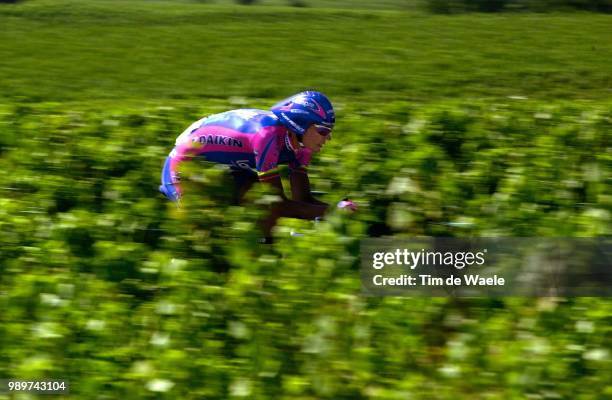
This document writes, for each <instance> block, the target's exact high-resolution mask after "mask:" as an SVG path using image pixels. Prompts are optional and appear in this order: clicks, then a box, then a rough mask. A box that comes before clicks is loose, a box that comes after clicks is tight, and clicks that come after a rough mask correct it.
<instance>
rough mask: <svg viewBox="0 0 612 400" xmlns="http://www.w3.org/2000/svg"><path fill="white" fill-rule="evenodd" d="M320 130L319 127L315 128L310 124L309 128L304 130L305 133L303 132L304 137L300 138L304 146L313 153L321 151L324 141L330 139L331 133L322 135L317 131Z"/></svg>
mask: <svg viewBox="0 0 612 400" xmlns="http://www.w3.org/2000/svg"><path fill="white" fill-rule="evenodd" d="M320 130H321V129H320V128H317V127H316V126H315V125H311V126H310V128H308V130H306V133H304V139H302V143H303V144H304V147H307V148H309V149H310V150H312V151H314V152H315V153H316V152H319V151H321V148H322V147H323V145H324V144H325V142H327V141H328V140H330V139H331V133H329V134H326V135H322V134H321V133H319V131H320Z"/></svg>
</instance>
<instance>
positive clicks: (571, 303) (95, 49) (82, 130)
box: [0, 0, 612, 400]
mask: <svg viewBox="0 0 612 400" xmlns="http://www.w3.org/2000/svg"><path fill="white" fill-rule="evenodd" d="M611 11H612V2H611V1H610V0H593V1H588V0H490V1H484V0H483V1H476V0H473V1H469V0H424V1H416V0H415V1H412V0H384V1H383V0H380V1H377V2H368V1H363V0H351V1H348V0H347V1H344V0H337V1H332V0H288V1H282V0H266V1H264V0H261V1H246V0H242V1H229V0H227V1H221V0H218V1H212V0H211V1H169V0H155V1H153V0H150V1H145V0H81V1H75V0H29V1H28V0H26V1H22V2H20V1H17V2H15V1H6V0H0V167H1V168H2V170H3V171H4V174H3V178H2V182H1V183H0V379H2V378H20V379H34V378H55V379H67V380H69V381H70V386H71V388H70V394H69V395H66V396H64V398H74V399H118V398H121V399H140V398H143V399H149V398H150V399H166V398H167V399H174V398H180V399H226V398H248V399H292V400H296V399H301V400H306V399H308V400H310V399H334V400H336V399H471V400H472V399H504V400H506V399H580V400H588V399H593V400H599V399H606V398H612V384H611V383H610V376H612V365H611V364H612V361H611V358H610V351H611V340H610V338H611V337H612V334H611V324H610V323H611V322H612V302H611V301H610V300H609V299H607V298H516V297H515V298H480V299H453V298H391V297H390V298H374V297H364V296H362V294H361V283H360V280H359V265H360V260H359V245H360V241H361V240H363V239H364V238H367V237H380V236H387V237H389V236H391V237H395V238H405V237H414V236H455V237H475V236H482V237H504V236H508V237H512V236H518V237H529V236H549V237H555V236H562V237H596V236H609V235H610V230H611V228H610V227H611V226H612V224H611V223H610V212H611V205H612V192H611V187H612V185H610V183H611V182H610V168H611V167H612V150H611V140H610V139H611V135H612V77H611V74H610V60H611V59H612V40H610V39H611V37H612V16H611V15H610V14H607V13H610V12H611ZM309 88H314V89H317V90H320V91H322V92H324V93H325V94H327V95H328V96H329V97H330V98H331V100H332V101H333V103H334V105H335V107H336V111H337V127H336V130H335V132H334V136H333V140H332V141H331V142H330V143H329V144H328V145H327V146H326V148H325V149H324V151H323V152H322V153H320V154H319V155H317V156H316V157H315V159H314V161H313V163H312V166H311V168H310V177H311V182H312V184H313V186H314V189H315V190H318V191H321V192H324V193H325V194H324V195H323V196H322V200H324V201H328V202H330V203H332V204H335V202H337V201H338V200H340V199H341V198H343V197H344V196H348V197H350V198H352V199H354V200H355V201H356V202H357V203H358V204H359V205H360V210H359V212H358V213H355V214H354V215H347V214H345V213H339V212H332V213H331V215H330V217H329V218H328V219H327V220H326V221H323V222H321V223H319V224H316V225H315V224H312V223H311V222H308V221H294V220H281V222H280V224H279V226H278V229H277V231H276V238H277V241H276V243H275V244H274V245H273V246H259V245H257V244H256V238H257V236H258V232H257V230H256V228H255V224H256V221H257V219H258V218H259V216H260V215H261V212H262V204H261V203H265V200H266V199H267V197H266V192H265V188H258V189H257V190H255V191H254V192H253V194H252V206H249V207H246V208H240V207H229V206H226V203H224V201H223V197H224V194H225V193H226V190H225V187H224V186H223V179H222V176H221V175H222V173H221V172H220V171H219V170H217V169H214V168H202V171H201V172H199V173H200V176H199V180H198V181H197V182H196V183H195V185H196V186H197V185H199V187H201V190H199V191H198V195H197V196H193V197H192V198H190V199H188V200H187V201H186V203H185V207H184V208H183V209H182V210H178V209H176V207H175V206H174V205H173V204H170V203H168V202H167V201H166V200H165V199H164V198H163V197H162V196H161V195H160V194H159V193H158V192H157V186H158V184H159V183H158V182H159V174H160V170H161V167H162V163H163V160H164V158H165V157H166V155H167V154H168V152H169V151H170V150H171V149H172V146H173V143H174V139H175V138H176V136H178V134H180V133H181V132H182V131H183V130H184V129H185V128H186V127H187V126H189V125H190V124H191V123H192V122H193V121H195V120H196V119H199V118H201V117H202V116H205V115H208V114H211V113H215V112H220V111H225V110H229V109H233V108H247V107H248V108H264V109H265V108H268V107H270V106H271V105H272V104H274V103H275V102H276V101H278V100H280V99H282V98H285V97H287V96H289V95H291V94H293V93H296V92H298V91H301V90H305V89H309ZM294 230H297V231H300V232H302V233H304V234H305V235H304V236H301V237H292V236H290V235H289V232H291V231H294ZM55 397H56V398H61V397H60V396H55ZM13 398H15V399H30V398H36V396H35V395H25V394H24V395H10V396H9V395H2V394H0V399H13Z"/></svg>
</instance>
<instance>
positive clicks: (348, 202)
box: [338, 198, 357, 212]
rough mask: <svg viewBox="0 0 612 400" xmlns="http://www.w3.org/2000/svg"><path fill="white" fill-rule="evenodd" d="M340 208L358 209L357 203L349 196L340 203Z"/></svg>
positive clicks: (353, 210)
mask: <svg viewBox="0 0 612 400" xmlns="http://www.w3.org/2000/svg"><path fill="white" fill-rule="evenodd" d="M338 208H340V209H342V210H349V211H352V212H355V211H357V204H356V203H355V202H353V201H352V200H350V199H348V198H344V199H343V200H342V201H340V202H339V203H338Z"/></svg>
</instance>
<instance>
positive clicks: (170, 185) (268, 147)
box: [159, 91, 335, 243]
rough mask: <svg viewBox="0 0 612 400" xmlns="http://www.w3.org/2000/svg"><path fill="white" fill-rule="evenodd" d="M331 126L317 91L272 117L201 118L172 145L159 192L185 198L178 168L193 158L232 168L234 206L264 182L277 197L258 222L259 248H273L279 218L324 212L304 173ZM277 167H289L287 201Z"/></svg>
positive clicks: (329, 109)
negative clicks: (259, 182) (265, 215)
mask: <svg viewBox="0 0 612 400" xmlns="http://www.w3.org/2000/svg"><path fill="white" fill-rule="evenodd" d="M334 123H335V114H334V109H333V106H332V104H331V102H330V101H329V99H328V98H327V97H326V96H325V95H324V94H322V93H320V92H316V91H305V92H301V93H298V94H296V95H293V96H291V97H289V98H287V99H285V100H283V101H281V102H279V103H277V104H276V105H274V106H273V107H272V108H271V110H270V111H266V110H258V109H239V110H232V111H227V112H224V113H220V114H215V115H211V116H208V117H205V118H202V119H200V120H199V121H196V122H195V123H193V124H192V125H191V126H190V127H189V128H187V130H185V131H184V132H183V133H182V134H181V135H180V136H179V137H178V138H177V139H176V143H175V147H174V149H173V150H172V151H171V152H170V155H169V156H168V157H167V158H166V161H165V164H164V167H163V171H162V176H161V183H162V184H161V186H160V187H159V189H160V191H161V192H162V193H163V194H164V195H165V196H166V197H168V198H169V199H170V200H172V201H177V202H178V201H179V200H180V198H181V196H182V195H183V189H182V188H181V184H180V174H179V166H180V165H181V163H183V162H185V161H189V160H191V159H193V158H195V157H203V158H204V159H205V160H207V161H212V162H216V163H221V164H227V165H229V166H230V171H231V175H232V176H233V178H234V179H233V180H234V189H235V194H236V196H235V202H236V203H237V204H239V203H240V202H241V201H242V198H243V197H244V194H245V193H246V192H247V191H248V190H249V189H250V188H251V186H252V185H253V184H254V183H255V182H257V181H262V182H266V183H268V184H270V185H272V186H273V187H274V188H275V191H276V192H277V193H278V195H279V196H280V201H278V202H276V203H274V204H272V205H271V208H270V213H269V215H268V216H267V217H266V218H265V219H264V220H263V221H262V222H261V225H262V230H263V234H264V239H263V242H264V243H271V241H272V239H271V237H272V235H271V231H272V228H273V227H274V225H275V224H276V221H277V220H278V219H279V218H280V217H288V218H300V219H316V218H318V217H321V216H323V214H324V213H325V211H326V210H327V208H328V205H327V204H326V203H323V202H321V201H319V200H317V199H315V198H314V197H313V195H312V193H311V191H310V181H309V179H308V173H307V170H306V168H307V166H308V164H309V163H310V159H311V157H312V154H313V153H316V152H319V151H320V150H321V149H322V147H323V146H324V145H325V143H326V142H327V141H328V140H330V139H331V133H332V129H333V127H334ZM281 164H287V165H288V167H289V181H290V184H291V195H292V196H291V197H292V198H291V199H289V198H287V197H286V196H285V192H284V190H283V185H282V182H281V178H280V175H279V165H281Z"/></svg>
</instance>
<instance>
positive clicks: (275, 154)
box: [253, 128, 280, 181]
mask: <svg viewBox="0 0 612 400" xmlns="http://www.w3.org/2000/svg"><path fill="white" fill-rule="evenodd" d="M257 136H258V137H257V138H256V139H255V140H254V143H253V151H254V153H255V169H256V170H257V175H258V176H259V180H261V181H265V180H270V179H273V178H275V177H277V176H279V168H278V158H279V156H280V140H279V138H280V136H279V134H278V131H277V130H276V129H266V128H264V129H263V130H262V131H261V132H258V133H257Z"/></svg>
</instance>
